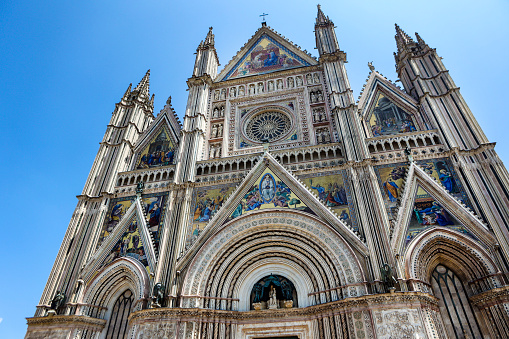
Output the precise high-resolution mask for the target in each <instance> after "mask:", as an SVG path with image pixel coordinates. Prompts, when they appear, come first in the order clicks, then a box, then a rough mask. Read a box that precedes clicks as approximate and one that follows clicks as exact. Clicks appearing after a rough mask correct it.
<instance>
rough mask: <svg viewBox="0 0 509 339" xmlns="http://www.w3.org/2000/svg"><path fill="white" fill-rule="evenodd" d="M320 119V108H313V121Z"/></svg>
mask: <svg viewBox="0 0 509 339" xmlns="http://www.w3.org/2000/svg"><path fill="white" fill-rule="evenodd" d="M318 121H320V120H319V113H318V110H316V109H315V110H313V122H318Z"/></svg>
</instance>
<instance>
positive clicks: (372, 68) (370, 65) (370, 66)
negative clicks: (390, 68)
mask: <svg viewBox="0 0 509 339" xmlns="http://www.w3.org/2000/svg"><path fill="white" fill-rule="evenodd" d="M368 67H369V70H370V71H371V72H373V71H374V70H375V66H373V61H370V62H368Z"/></svg>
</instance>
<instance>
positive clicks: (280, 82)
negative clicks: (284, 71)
mask: <svg viewBox="0 0 509 339" xmlns="http://www.w3.org/2000/svg"><path fill="white" fill-rule="evenodd" d="M277 89H278V90H282V89H283V80H281V79H279V80H278V81H277Z"/></svg>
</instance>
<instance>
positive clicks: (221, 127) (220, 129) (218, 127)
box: [217, 124, 223, 137]
mask: <svg viewBox="0 0 509 339" xmlns="http://www.w3.org/2000/svg"><path fill="white" fill-rule="evenodd" d="M217 136H218V137H222V136H223V124H220V125H218V126H217Z"/></svg>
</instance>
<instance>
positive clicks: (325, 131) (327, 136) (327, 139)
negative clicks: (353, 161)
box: [322, 128, 330, 143]
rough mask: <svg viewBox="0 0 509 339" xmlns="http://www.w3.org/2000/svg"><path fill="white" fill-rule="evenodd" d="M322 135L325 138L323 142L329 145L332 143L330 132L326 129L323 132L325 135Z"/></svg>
mask: <svg viewBox="0 0 509 339" xmlns="http://www.w3.org/2000/svg"><path fill="white" fill-rule="evenodd" d="M322 135H323V138H322V139H323V142H325V143H329V142H330V133H329V131H328V130H327V129H326V128H325V129H324V130H323V134H322Z"/></svg>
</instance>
